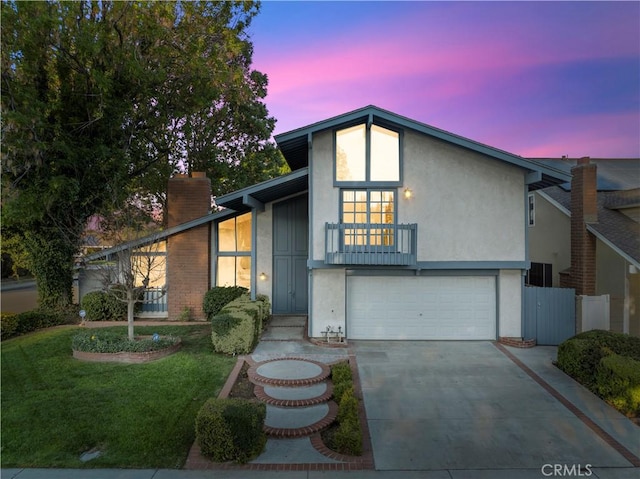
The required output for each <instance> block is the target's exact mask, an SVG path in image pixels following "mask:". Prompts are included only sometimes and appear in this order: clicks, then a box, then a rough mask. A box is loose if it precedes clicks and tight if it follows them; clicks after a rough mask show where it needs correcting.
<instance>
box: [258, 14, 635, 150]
mask: <svg viewBox="0 0 640 479" xmlns="http://www.w3.org/2000/svg"><path fill="white" fill-rule="evenodd" d="M262 10H263V11H262V13H261V14H260V15H259V16H258V17H257V18H256V19H255V20H254V25H253V27H252V28H253V35H252V41H253V42H254V48H255V55H254V67H255V68H256V69H258V70H260V71H262V72H264V73H266V74H267V75H268V77H269V89H268V92H269V95H268V97H267V106H268V108H269V110H270V112H271V114H272V115H274V116H275V117H276V118H277V119H278V124H277V127H276V132H278V133H280V132H284V131H288V130H291V129H294V128H299V127H301V126H305V125H307V124H310V123H313V122H315V121H319V120H323V119H326V118H329V117H331V116H334V115H338V114H341V113H344V112H347V111H349V110H351V109H355V108H359V107H362V106H365V105H367V104H375V105H377V106H380V107H382V108H386V109H389V110H391V111H394V112H396V113H399V114H401V115H405V116H407V117H410V118H413V119H416V120H418V121H422V122H424V123H428V124H431V125H433V126H436V127H439V128H443V129H446V130H450V131H452V132H454V133H457V134H460V135H463V136H467V137H469V138H471V139H474V140H477V141H481V142H484V143H487V144H490V145H492V146H496V147H498V148H503V149H506V150H508V151H512V152H514V153H517V154H521V155H523V156H559V155H562V154H571V155H573V153H572V151H578V150H580V151H581V153H578V154H585V155H591V156H640V100H639V97H640V93H639V92H640V64H639V63H640V62H639V58H640V33H639V30H638V27H637V25H638V23H637V22H638V18H639V17H640V4H638V3H635V2H634V3H607V2H585V3H582V2H567V3H564V2H563V3H558V2H542V3H539V2H533V3H529V2H495V3H483V2H443V3H437V2H404V3H400V2H398V3H396V2H345V3H340V2H339V3H333V2H327V3H325V2H285V3H282V2H266V3H264V4H263V6H262ZM274 25H279V26H280V27H278V28H274Z"/></svg>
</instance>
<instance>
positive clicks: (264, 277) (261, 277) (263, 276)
mask: <svg viewBox="0 0 640 479" xmlns="http://www.w3.org/2000/svg"><path fill="white" fill-rule="evenodd" d="M266 280H267V274H266V273H260V281H266Z"/></svg>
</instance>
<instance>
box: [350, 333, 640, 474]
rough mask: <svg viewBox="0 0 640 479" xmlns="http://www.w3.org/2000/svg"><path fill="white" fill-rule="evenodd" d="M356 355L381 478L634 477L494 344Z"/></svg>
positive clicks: (631, 444) (376, 346) (413, 346)
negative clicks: (616, 472)
mask: <svg viewBox="0 0 640 479" xmlns="http://www.w3.org/2000/svg"><path fill="white" fill-rule="evenodd" d="M351 346H352V347H353V349H354V350H355V353H356V359H357V362H358V370H359V375H360V383H361V386H362V390H363V395H364V402H365V407H366V411H367V417H368V424H369V429H370V435H371V442H372V448H373V455H374V461H375V468H376V469H377V470H421V471H427V470H434V471H435V470H450V471H451V470H460V469H465V470H481V469H492V470H494V471H495V470H499V469H511V470H513V469H530V470H531V471H530V472H532V473H535V474H534V475H533V476H532V477H542V476H540V473H541V469H542V467H543V466H544V465H545V464H550V465H555V464H566V465H569V466H572V465H576V467H577V466H578V465H581V466H582V467H583V468H585V467H586V466H587V465H588V466H589V467H588V469H586V470H585V469H583V470H582V471H581V472H582V474H581V475H584V474H586V472H587V471H588V470H589V469H596V468H625V469H626V468H630V467H633V466H632V464H631V463H630V461H629V460H628V459H626V458H625V457H624V456H623V455H622V454H621V453H620V452H618V451H617V450H616V449H615V448H614V447H613V446H612V445H610V444H608V443H607V441H605V439H603V437H602V434H597V433H596V432H594V431H593V430H592V429H591V428H590V427H589V426H588V425H587V424H586V423H585V421H583V420H581V419H580V418H579V417H578V416H576V414H574V413H573V412H571V411H570V410H569V409H567V407H566V406H565V405H563V404H562V403H561V402H560V401H559V400H558V399H557V398H556V397H554V395H553V394H551V393H550V392H549V391H547V390H545V389H544V388H543V387H542V386H541V385H540V384H539V383H537V382H536V381H534V380H533V379H532V378H531V377H530V376H529V375H528V374H527V373H526V372H525V371H524V370H523V369H522V368H521V367H519V366H518V365H517V364H515V363H514V362H513V361H512V360H511V359H509V357H507V356H506V355H505V353H503V352H502V351H501V350H499V349H498V348H497V347H496V346H495V345H494V344H493V343H491V342H456V341H447V342H435V341H434V342H423V341H415V342H405V341H398V342H394V341H384V342H383V341H353V342H351ZM534 349H536V348H534ZM509 351H513V352H514V353H517V352H518V351H525V350H516V349H515V348H513V349H509ZM528 357H529V356H528ZM530 357H534V358H535V356H530ZM538 360H539V359H538ZM546 362H547V363H549V364H547V365H546V366H544V365H543V366H541V367H548V368H554V369H555V367H554V366H552V365H551V364H550V363H551V361H550V358H547V360H546ZM556 372H557V373H558V375H557V376H555V377H554V381H555V384H554V387H555V388H558V389H562V387H563V382H564V386H566V387H572V388H573V389H574V390H576V386H577V387H578V388H580V389H581V390H582V393H581V394H584V393H585V392H586V391H585V390H584V389H583V388H581V386H579V385H577V384H576V383H575V382H574V381H572V380H571V379H570V378H568V377H567V376H565V375H563V373H561V372H559V371H557V370H556ZM586 393H587V394H589V393H588V392H586ZM594 398H595V396H593V397H592V398H589V401H593V400H594ZM595 400H596V401H599V400H598V399H597V398H595ZM600 403H602V402H601V401H600ZM601 406H604V408H605V409H606V412H605V414H604V416H611V418H612V419H613V420H614V421H613V422H611V421H610V422H611V424H612V426H611V427H612V431H613V432H614V433H615V431H616V430H619V431H620V432H621V435H622V437H623V439H625V440H626V443H627V445H626V447H627V448H628V450H631V452H632V453H633V454H635V455H636V456H637V455H638V453H639V452H640V451H639V447H638V444H639V442H640V434H638V431H640V429H634V428H637V426H635V425H633V424H632V423H631V421H629V420H628V419H626V418H624V417H623V416H622V415H620V414H619V413H617V412H616V411H614V410H612V409H611V408H609V407H608V406H607V405H606V404H604V403H602V404H601ZM632 460H633V459H632ZM576 471H577V470H574V475H575V472H576ZM626 471H627V472H632V473H634V474H635V473H637V469H635V471H634V470H633V469H631V470H630V469H626ZM505 472H506V471H505ZM546 472H552V470H551V469H549V468H547V470H546ZM587 475H590V474H587ZM629 477H631V476H629Z"/></svg>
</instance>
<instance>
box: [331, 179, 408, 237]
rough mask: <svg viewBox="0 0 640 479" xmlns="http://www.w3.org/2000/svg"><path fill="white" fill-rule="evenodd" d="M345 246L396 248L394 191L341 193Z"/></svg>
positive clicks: (349, 191) (344, 191)
mask: <svg viewBox="0 0 640 479" xmlns="http://www.w3.org/2000/svg"><path fill="white" fill-rule="evenodd" d="M341 221H342V223H343V224H345V225H346V227H345V229H344V244H345V246H393V244H394V229H393V228H389V227H387V228H385V226H386V225H395V222H396V211H395V192H394V191H392V190H342V218H341Z"/></svg>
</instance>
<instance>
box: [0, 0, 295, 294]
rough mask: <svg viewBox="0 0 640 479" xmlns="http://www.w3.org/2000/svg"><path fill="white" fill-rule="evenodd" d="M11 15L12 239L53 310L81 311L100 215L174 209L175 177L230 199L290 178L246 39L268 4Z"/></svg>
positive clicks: (21, 10) (35, 7)
mask: <svg viewBox="0 0 640 479" xmlns="http://www.w3.org/2000/svg"><path fill="white" fill-rule="evenodd" d="M1 8H2V32H1V35H2V53H1V54H2V174H3V178H2V182H3V198H2V221H3V236H4V235H10V236H12V237H14V238H15V237H19V238H20V239H21V241H22V242H23V243H24V246H25V248H26V250H27V253H28V257H29V264H30V267H31V271H32V272H33V273H34V275H35V276H36V279H37V283H38V291H39V296H40V302H41V304H42V305H45V306H58V305H65V304H68V303H69V302H70V301H71V286H72V266H73V259H74V254H75V253H76V252H77V250H78V247H79V244H80V240H81V237H82V233H83V230H84V227H85V224H86V221H87V219H88V218H89V217H91V216H92V215H94V214H96V213H100V214H108V213H109V209H110V208H112V207H113V205H116V207H117V205H118V204H124V202H125V201H127V199H130V198H131V197H132V196H135V197H136V198H138V199H140V198H151V199H152V200H155V202H156V203H158V202H159V203H160V204H162V202H163V198H164V191H165V188H166V182H167V179H168V177H169V176H170V175H171V174H173V173H174V172H176V171H181V172H189V171H196V170H199V171H205V172H207V174H208V175H209V177H211V178H212V179H213V183H214V185H216V191H215V193H224V192H225V191H226V189H227V190H228V189H231V188H235V187H238V186H244V185H245V184H247V183H250V182H253V181H256V180H260V179H266V178H268V177H269V176H272V175H274V174H277V173H278V172H279V170H280V168H281V167H282V159H281V157H280V156H279V154H278V153H277V151H276V150H275V148H274V146H273V144H272V143H270V142H269V137H270V135H271V132H272V130H273V127H274V122H275V120H274V119H273V118H271V117H269V115H268V112H267V109H266V107H265V105H264V103H263V102H262V99H263V98H264V97H265V95H266V85H267V78H266V76H265V75H264V74H262V73H260V72H257V71H255V70H252V69H251V57H252V45H251V43H250V41H249V40H248V38H247V35H246V30H247V27H248V25H249V23H250V21H251V19H252V18H253V17H254V16H255V15H256V14H257V12H258V9H259V4H257V3H255V2H226V1H222V2H109V1H80V2H15V1H6V2H3V3H2V7H1ZM249 163H250V164H249ZM255 165H259V166H258V167H256V166H255ZM114 198H115V199H116V201H114Z"/></svg>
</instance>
